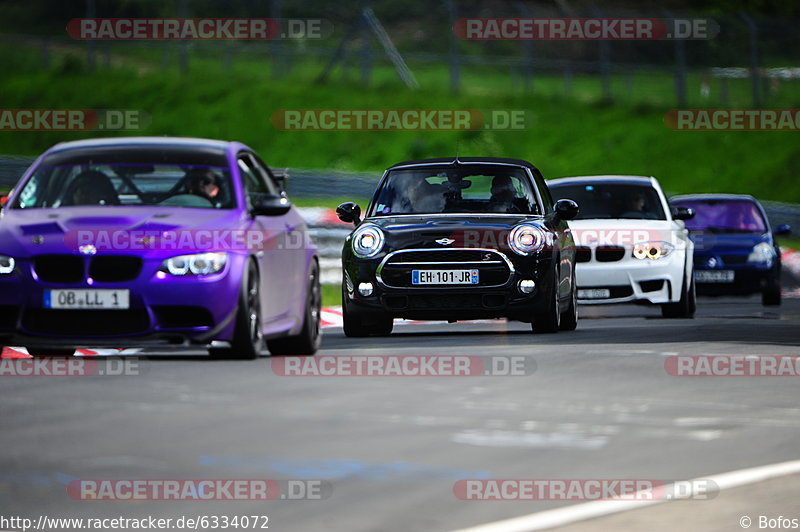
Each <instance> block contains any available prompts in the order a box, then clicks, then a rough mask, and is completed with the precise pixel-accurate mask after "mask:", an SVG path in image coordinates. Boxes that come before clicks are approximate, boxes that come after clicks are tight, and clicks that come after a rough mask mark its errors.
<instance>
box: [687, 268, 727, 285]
mask: <svg viewBox="0 0 800 532" xmlns="http://www.w3.org/2000/svg"><path fill="white" fill-rule="evenodd" d="M733 277H734V273H733V270H695V271H694V280H695V281H697V282H698V283H732V282H733Z"/></svg>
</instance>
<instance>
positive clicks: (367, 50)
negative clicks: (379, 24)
mask: <svg viewBox="0 0 800 532" xmlns="http://www.w3.org/2000/svg"><path fill="white" fill-rule="evenodd" d="M368 8H369V5H368V4H367V3H364V4H363V5H362V9H361V12H360V13H359V14H358V16H359V21H360V22H359V23H360V25H361V84H362V85H363V86H364V87H369V83H370V78H371V75H372V47H371V46H370V41H369V31H370V30H369V22H368V21H367V17H366V16H365V15H364V13H365V11H366V10H367V9H368Z"/></svg>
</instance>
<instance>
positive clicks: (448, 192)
mask: <svg viewBox="0 0 800 532" xmlns="http://www.w3.org/2000/svg"><path fill="white" fill-rule="evenodd" d="M376 198H377V199H376V200H375V202H374V203H373V205H372V209H371V212H370V215H371V216H391V215H396V214H441V213H478V214H481V213H487V214H489V213H498V214H542V210H541V207H540V205H539V202H538V200H537V196H536V194H535V192H534V191H533V188H532V187H531V183H530V179H529V177H528V174H527V173H526V172H525V170H524V169H522V168H517V167H511V166H501V165H486V166H483V165H465V166H463V167H457V168H453V167H436V166H431V167H418V168H409V169H398V170H392V171H391V172H389V174H388V175H387V177H386V180H385V181H384V183H383V186H382V187H381V189H380V190H379V192H378V194H377V197H376Z"/></svg>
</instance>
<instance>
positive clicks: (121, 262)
mask: <svg viewBox="0 0 800 532" xmlns="http://www.w3.org/2000/svg"><path fill="white" fill-rule="evenodd" d="M141 271H142V259H140V258H139V257H128V256H122V255H120V256H106V257H94V258H93V259H92V262H91V263H90V264H89V277H91V278H92V279H94V280H95V281H98V282H101V283H121V282H125V281H132V280H134V279H136V278H137V277H139V273H141Z"/></svg>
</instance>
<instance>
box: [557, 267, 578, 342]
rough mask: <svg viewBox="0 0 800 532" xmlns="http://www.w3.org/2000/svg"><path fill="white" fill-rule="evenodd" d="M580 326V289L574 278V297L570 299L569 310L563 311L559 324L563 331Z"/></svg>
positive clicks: (572, 329)
mask: <svg viewBox="0 0 800 532" xmlns="http://www.w3.org/2000/svg"><path fill="white" fill-rule="evenodd" d="M577 327H578V290H577V289H576V288H575V286H574V280H573V287H572V297H571V298H570V301H569V307H568V308H567V310H565V311H564V312H562V313H561V323H560V324H559V327H558V328H559V330H561V331H574V330H575V329H576V328H577Z"/></svg>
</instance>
